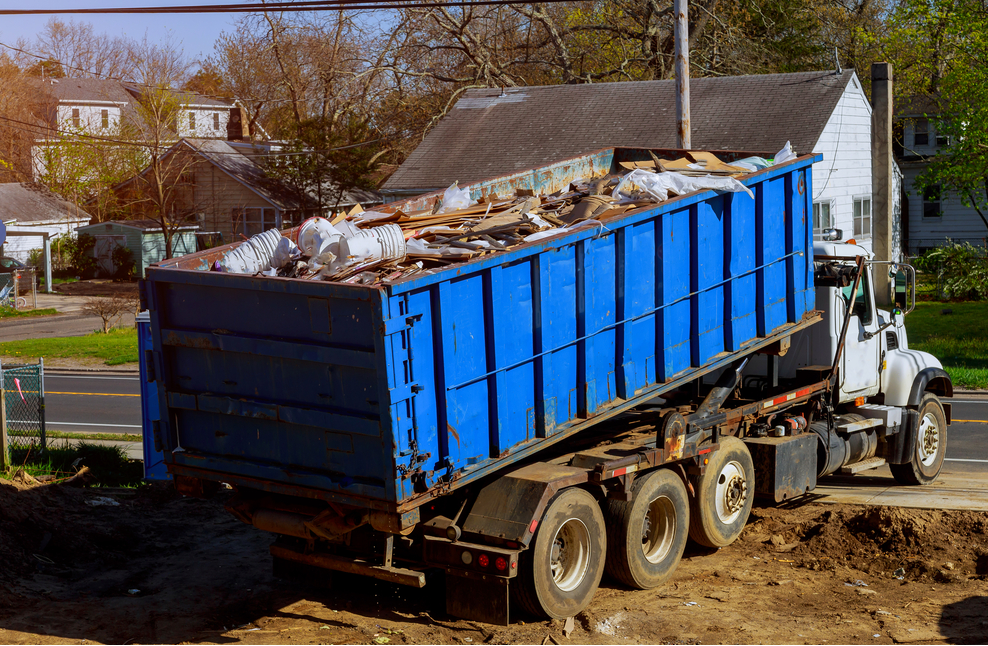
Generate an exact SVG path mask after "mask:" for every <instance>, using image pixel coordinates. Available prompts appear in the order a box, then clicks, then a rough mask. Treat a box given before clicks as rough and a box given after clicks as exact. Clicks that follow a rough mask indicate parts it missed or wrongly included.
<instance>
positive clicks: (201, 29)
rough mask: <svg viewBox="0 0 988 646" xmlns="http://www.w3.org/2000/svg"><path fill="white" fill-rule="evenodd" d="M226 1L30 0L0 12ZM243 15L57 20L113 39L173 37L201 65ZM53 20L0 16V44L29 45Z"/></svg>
mask: <svg viewBox="0 0 988 646" xmlns="http://www.w3.org/2000/svg"><path fill="white" fill-rule="evenodd" d="M224 2H226V0H58V1H56V2H52V1H51V0H43V1H40V2H39V1H37V0H36V1H35V2H30V1H27V0H0V9H60V8H63V7H71V8H84V7H86V8H88V7H93V8H103V7H160V6H174V5H196V4H222V3H224ZM241 15H242V14H235V13H222V14H217V13H213V14H174V15H152V14H139V15H127V14H114V15H78V14H59V15H58V17H59V18H61V19H63V20H65V21H69V20H74V21H76V22H88V23H90V24H92V25H93V28H94V29H95V30H96V32H98V33H100V32H105V33H107V34H109V35H111V36H127V37H129V38H136V39H140V38H143V37H144V34H145V33H146V34H147V35H148V39H149V40H152V41H156V42H157V41H160V40H164V39H167V38H168V37H169V36H171V37H172V39H173V41H174V42H175V43H177V44H179V45H180V46H181V48H182V49H183V50H184V51H185V54H186V56H188V57H189V59H190V60H193V61H199V60H202V59H203V58H204V57H205V56H208V55H209V54H211V53H212V51H213V43H214V42H215V41H216V38H217V37H218V36H219V35H220V32H222V31H230V30H231V29H232V27H233V23H234V22H235V21H236V20H237V19H238V18H239V17H240V16H241ZM49 18H51V16H0V42H3V43H6V44H9V45H14V44H16V41H17V39H18V38H24V39H25V40H27V41H31V40H33V39H34V36H35V34H37V33H38V32H40V31H41V30H42V29H44V26H45V23H47V22H48V20H49Z"/></svg>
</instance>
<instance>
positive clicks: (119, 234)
mask: <svg viewBox="0 0 988 646" xmlns="http://www.w3.org/2000/svg"><path fill="white" fill-rule="evenodd" d="M198 228H199V227H198V226H196V225H188V226H182V227H178V230H177V231H176V232H175V234H174V235H173V236H172V255H173V256H184V255H186V254H190V253H195V251H196V230H197V229H198ZM78 232H79V234H80V235H81V234H88V235H91V236H93V237H94V238H96V248H95V250H94V253H95V255H96V260H97V262H98V263H99V271H100V273H103V274H106V275H112V274H113V273H114V272H115V271H116V267H115V266H114V263H113V250H114V249H115V248H116V247H126V248H127V249H130V251H131V252H132V253H133V254H134V262H135V264H136V271H135V273H136V274H137V276H139V277H140V278H144V271H145V270H146V269H147V267H148V265H150V264H151V263H153V262H158V261H159V260H163V259H164V257H165V235H164V234H163V233H162V232H161V225H159V224H158V223H157V222H155V221H154V220H114V221H110V222H100V223H99V224H91V225H89V226H86V227H79V229H78Z"/></svg>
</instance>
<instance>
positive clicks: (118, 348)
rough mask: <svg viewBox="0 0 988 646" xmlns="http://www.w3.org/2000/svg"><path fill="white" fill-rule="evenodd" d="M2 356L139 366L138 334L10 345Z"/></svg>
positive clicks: (124, 331) (123, 331) (0, 346)
mask: <svg viewBox="0 0 988 646" xmlns="http://www.w3.org/2000/svg"><path fill="white" fill-rule="evenodd" d="M0 355H5V356H8V357H25V358H32V359H33V358H34V357H45V358H60V359H73V358H90V359H102V360H103V362H104V363H106V365H108V366H117V365H120V364H122V363H137V330H136V329H134V328H132V327H131V328H116V329H113V330H110V332H109V334H103V333H98V332H94V333H93V334H87V335H86V336H65V337H58V338H54V339H25V340H23V341H7V342H6V343H0Z"/></svg>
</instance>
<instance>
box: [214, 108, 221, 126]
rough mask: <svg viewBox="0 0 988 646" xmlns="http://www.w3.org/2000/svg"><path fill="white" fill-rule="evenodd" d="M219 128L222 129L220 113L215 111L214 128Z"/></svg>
mask: <svg viewBox="0 0 988 646" xmlns="http://www.w3.org/2000/svg"><path fill="white" fill-rule="evenodd" d="M219 129H220V113H219V112H214V113H213V130H219Z"/></svg>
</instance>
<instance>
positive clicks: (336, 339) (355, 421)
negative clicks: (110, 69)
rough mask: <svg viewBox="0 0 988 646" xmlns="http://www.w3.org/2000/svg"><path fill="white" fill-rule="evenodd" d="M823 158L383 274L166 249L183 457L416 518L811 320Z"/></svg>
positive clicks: (628, 156)
mask: <svg viewBox="0 0 988 646" xmlns="http://www.w3.org/2000/svg"><path fill="white" fill-rule="evenodd" d="M647 159H649V156H648V151H646V150H642V149H628V148H613V149H606V150H601V151H598V152H596V153H593V154H590V155H585V156H582V157H579V158H575V159H569V160H565V161H562V162H558V163H555V164H552V165H549V166H546V167H543V168H538V169H533V170H529V171H525V172H520V173H516V174H514V175H511V176H509V177H500V178H495V179H492V180H488V181H484V182H479V183H477V184H474V185H471V186H470V190H471V195H472V196H473V197H474V198H478V197H480V196H481V195H482V194H490V193H498V194H501V195H504V194H508V193H510V192H511V191H513V190H514V189H516V188H524V189H534V190H535V191H536V193H537V194H546V193H551V192H554V191H556V190H558V189H560V188H563V187H565V186H567V184H568V183H569V182H570V181H571V180H574V179H576V178H587V177H596V176H601V175H604V174H606V173H609V172H614V171H616V170H617V169H618V164H619V163H620V162H622V161H641V160H647ZM728 159H730V157H728ZM818 159H819V156H816V157H814V156H812V155H804V156H802V157H799V158H798V159H796V160H793V161H790V162H788V163H785V164H782V165H780V166H778V167H771V168H768V169H765V170H763V171H760V172H757V173H754V174H751V175H747V176H744V177H743V178H742V181H743V182H744V183H745V184H746V185H747V186H748V187H749V188H750V189H751V190H752V191H753V192H754V195H755V197H754V199H752V198H751V197H749V196H748V195H747V194H745V193H716V192H714V191H709V190H707V191H700V192H696V193H691V194H688V195H683V196H679V197H676V198H673V199H670V200H668V201H666V202H663V203H660V204H656V205H652V206H649V207H645V208H639V209H637V210H634V211H631V212H628V213H626V214H624V215H622V216H619V217H617V218H615V219H612V220H608V221H607V223H606V226H590V227H586V228H583V229H580V230H577V231H573V232H570V233H568V234H564V235H560V236H558V237H553V238H549V239H544V240H540V241H537V242H533V243H528V244H524V245H521V246H518V247H515V248H513V249H511V250H509V251H507V252H503V253H497V254H493V255H488V256H485V257H483V258H480V259H477V260H474V261H470V262H466V263H462V264H458V265H453V266H450V267H448V268H444V269H441V270H433V271H431V272H427V273H419V274H416V275H413V276H411V277H408V278H405V279H402V280H398V281H396V282H393V283H385V284H383V285H379V286H365V285H352V284H340V283H330V282H323V281H313V280H301V279H286V278H268V277H252V276H246V275H234V274H226V273H220V272H212V271H208V269H209V267H211V266H212V264H213V262H214V261H215V260H217V259H219V258H221V257H222V255H223V254H224V253H226V252H228V251H229V250H230V249H232V248H233V245H230V246H227V247H221V248H218V249H213V250H209V251H206V252H202V253H199V254H194V255H191V256H184V257H182V258H179V259H175V260H170V261H165V262H162V263H159V264H158V265H157V266H152V267H151V268H149V270H148V276H147V279H146V280H145V281H144V283H143V285H142V292H143V297H144V303H145V306H146V307H147V308H148V309H149V311H150V320H151V329H152V339H153V344H152V345H153V348H152V354H151V355H150V359H151V360H150V363H149V366H151V369H152V370H153V372H154V375H155V378H156V379H157V387H158V396H159V403H160V407H161V411H162V415H161V422H160V426H159V434H160V437H159V441H160V442H161V444H162V446H163V448H164V456H165V462H166V463H167V464H168V468H169V470H170V471H171V472H172V473H173V474H179V475H187V476H193V477H199V478H205V479H209V480H222V481H225V482H229V483H231V484H235V485H238V486H243V487H250V488H255V489H262V490H267V491H272V492H278V493H285V494H290V495H295V496H303V497H309V498H321V499H325V500H330V501H336V502H342V503H346V504H352V505H359V506H363V507H365V508H370V509H376V510H381V511H385V512H391V513H397V514H401V515H409V516H403V518H402V523H403V525H404V524H406V523H408V522H413V521H414V518H413V517H412V516H411V515H414V513H415V510H416V509H417V507H418V506H419V505H420V504H422V503H423V502H426V501H428V500H431V499H432V498H433V496H434V495H436V494H437V493H441V492H445V491H449V490H452V489H455V488H458V487H461V486H463V485H465V484H467V483H470V482H474V481H476V480H477V479H479V478H481V477H483V476H485V475H489V474H492V473H494V472H495V471H497V470H498V469H501V468H503V467H504V466H507V465H508V464H511V463H513V462H515V461H517V460H519V459H521V458H523V457H525V456H529V455H532V454H534V453H535V452H537V451H539V450H541V449H542V448H544V447H547V446H549V445H550V444H552V443H554V442H556V441H558V440H560V439H562V438H565V437H568V436H571V435H573V434H574V433H577V432H579V431H580V430H582V429H585V428H588V427H589V426H591V425H593V424H595V423H596V422H597V421H599V420H602V419H606V418H607V417H609V416H612V415H614V414H616V413H618V412H620V411H623V410H626V409H628V408H630V407H632V406H635V405H637V404H640V403H642V402H644V401H645V400H647V399H649V398H651V397H654V396H656V395H658V394H660V393H662V392H664V391H666V390H669V389H672V388H674V387H676V386H677V385H679V384H682V383H685V382H687V381H690V380H693V379H696V378H697V376H698V375H701V374H704V373H706V372H710V371H713V370H715V369H717V368H720V367H723V366H724V365H727V363H728V362H730V361H731V359H732V356H734V355H733V354H732V353H736V352H738V351H742V350H744V349H745V348H750V347H752V345H753V344H757V343H759V342H760V340H764V339H765V338H766V337H769V336H773V335H774V336H775V337H778V335H779V334H781V333H784V332H786V331H787V330H790V329H792V328H794V327H797V326H800V325H803V324H805V321H804V315H805V314H806V313H807V312H808V311H810V310H812V309H813V306H814V289H813V282H812V273H811V272H812V271H813V259H812V227H811V224H810V214H811V212H812V211H811V203H812V202H811V199H812V198H811V195H812V190H811V186H810V166H811V164H812V163H813V162H814V161H816V160H818ZM434 198H435V195H431V196H423V197H420V198H415V199H413V200H409V201H406V202H402V203H396V204H391V205H388V208H390V209H396V208H401V209H402V210H403V211H405V212H410V211H412V210H415V209H416V208H420V207H424V206H426V205H430V206H431V203H432V200H433V199H434ZM286 234H287V232H286Z"/></svg>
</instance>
